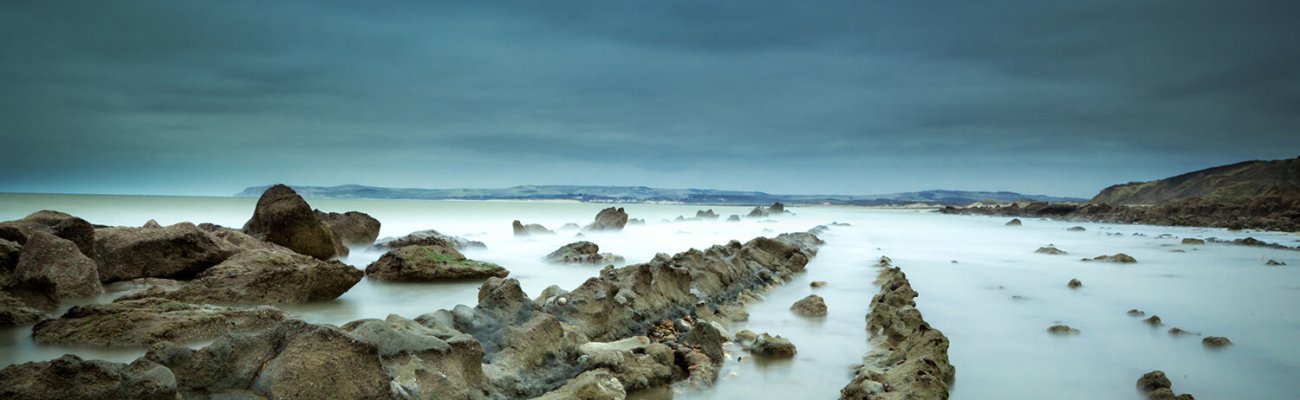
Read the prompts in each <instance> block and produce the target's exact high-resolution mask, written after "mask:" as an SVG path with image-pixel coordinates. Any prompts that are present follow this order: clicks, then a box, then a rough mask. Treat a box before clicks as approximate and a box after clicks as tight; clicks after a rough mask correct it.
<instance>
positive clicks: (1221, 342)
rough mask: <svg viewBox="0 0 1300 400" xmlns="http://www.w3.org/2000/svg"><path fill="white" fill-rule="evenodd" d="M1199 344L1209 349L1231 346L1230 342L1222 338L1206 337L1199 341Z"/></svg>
mask: <svg viewBox="0 0 1300 400" xmlns="http://www.w3.org/2000/svg"><path fill="white" fill-rule="evenodd" d="M1201 344H1202V345H1205V347H1209V348H1220V347H1224V346H1227V345H1230V344H1232V341H1231V340H1228V338H1226V337H1223V336H1206V337H1205V339H1201Z"/></svg>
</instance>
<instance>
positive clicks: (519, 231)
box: [510, 220, 555, 236]
mask: <svg viewBox="0 0 1300 400" xmlns="http://www.w3.org/2000/svg"><path fill="white" fill-rule="evenodd" d="M510 227H511V229H513V230H514V233H515V236H528V235H554V234H555V232H552V231H551V230H550V229H546V227H545V226H542V225H541V224H527V225H525V224H524V223H523V222H519V220H515V221H514V222H511V223H510Z"/></svg>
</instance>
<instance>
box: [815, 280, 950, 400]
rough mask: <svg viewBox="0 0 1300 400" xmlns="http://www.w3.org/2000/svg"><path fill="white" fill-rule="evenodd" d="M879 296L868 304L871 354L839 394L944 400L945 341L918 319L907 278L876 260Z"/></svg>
mask: <svg viewBox="0 0 1300 400" xmlns="http://www.w3.org/2000/svg"><path fill="white" fill-rule="evenodd" d="M881 263H882V264H885V265H883V266H882V269H881V271H880V279H879V280H878V281H879V282H881V285H880V293H879V294H877V295H876V296H875V297H873V298H872V299H871V311H870V312H869V313H868V314H867V332H868V333H869V335H870V340H871V341H872V348H874V349H875V350H872V351H870V352H868V353H867V355H866V356H865V357H864V359H863V365H862V367H860V368H858V369H857V370H856V371H855V372H854V376H853V380H852V381H851V382H849V384H848V385H847V386H845V387H844V389H841V390H840V397H841V398H843V399H947V398H948V390H949V385H950V384H951V383H952V380H953V377H954V376H955V374H956V369H955V368H953V366H952V364H950V363H949V362H948V338H947V337H946V336H944V335H943V332H940V331H939V330H938V329H934V328H933V327H931V326H930V324H928V323H926V322H925V319H924V318H922V317H921V312H920V311H918V310H917V309H916V302H915V301H914V299H915V298H916V296H917V293H916V291H914V290H912V286H911V284H909V283H908V281H907V276H906V275H904V274H903V271H902V270H901V269H899V268H898V267H893V266H890V265H888V264H889V263H888V262H887V258H884V257H882V260H881Z"/></svg>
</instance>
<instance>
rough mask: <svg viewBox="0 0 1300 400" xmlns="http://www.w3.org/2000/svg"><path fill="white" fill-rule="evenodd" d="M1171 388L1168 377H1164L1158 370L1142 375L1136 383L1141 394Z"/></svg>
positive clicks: (1171, 384) (1162, 372)
mask: <svg viewBox="0 0 1300 400" xmlns="http://www.w3.org/2000/svg"><path fill="white" fill-rule="evenodd" d="M1171 387H1173V383H1172V382H1169V377H1166V376H1165V372H1164V371H1159V370H1157V371H1151V372H1148V373H1145V374H1142V377H1141V378H1138V381H1137V388H1138V391H1141V392H1143V393H1146V392H1151V391H1155V390H1156V389H1169V388H1171Z"/></svg>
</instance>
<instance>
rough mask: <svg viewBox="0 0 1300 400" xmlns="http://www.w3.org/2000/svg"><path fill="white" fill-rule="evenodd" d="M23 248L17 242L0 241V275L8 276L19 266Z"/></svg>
mask: <svg viewBox="0 0 1300 400" xmlns="http://www.w3.org/2000/svg"><path fill="white" fill-rule="evenodd" d="M22 253H23V246H22V245H20V244H18V243H17V242H14V241H10V240H6V239H0V274H8V273H10V272H12V271H13V269H14V268H15V267H17V266H18V260H19V258H20V257H21V255H22Z"/></svg>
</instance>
